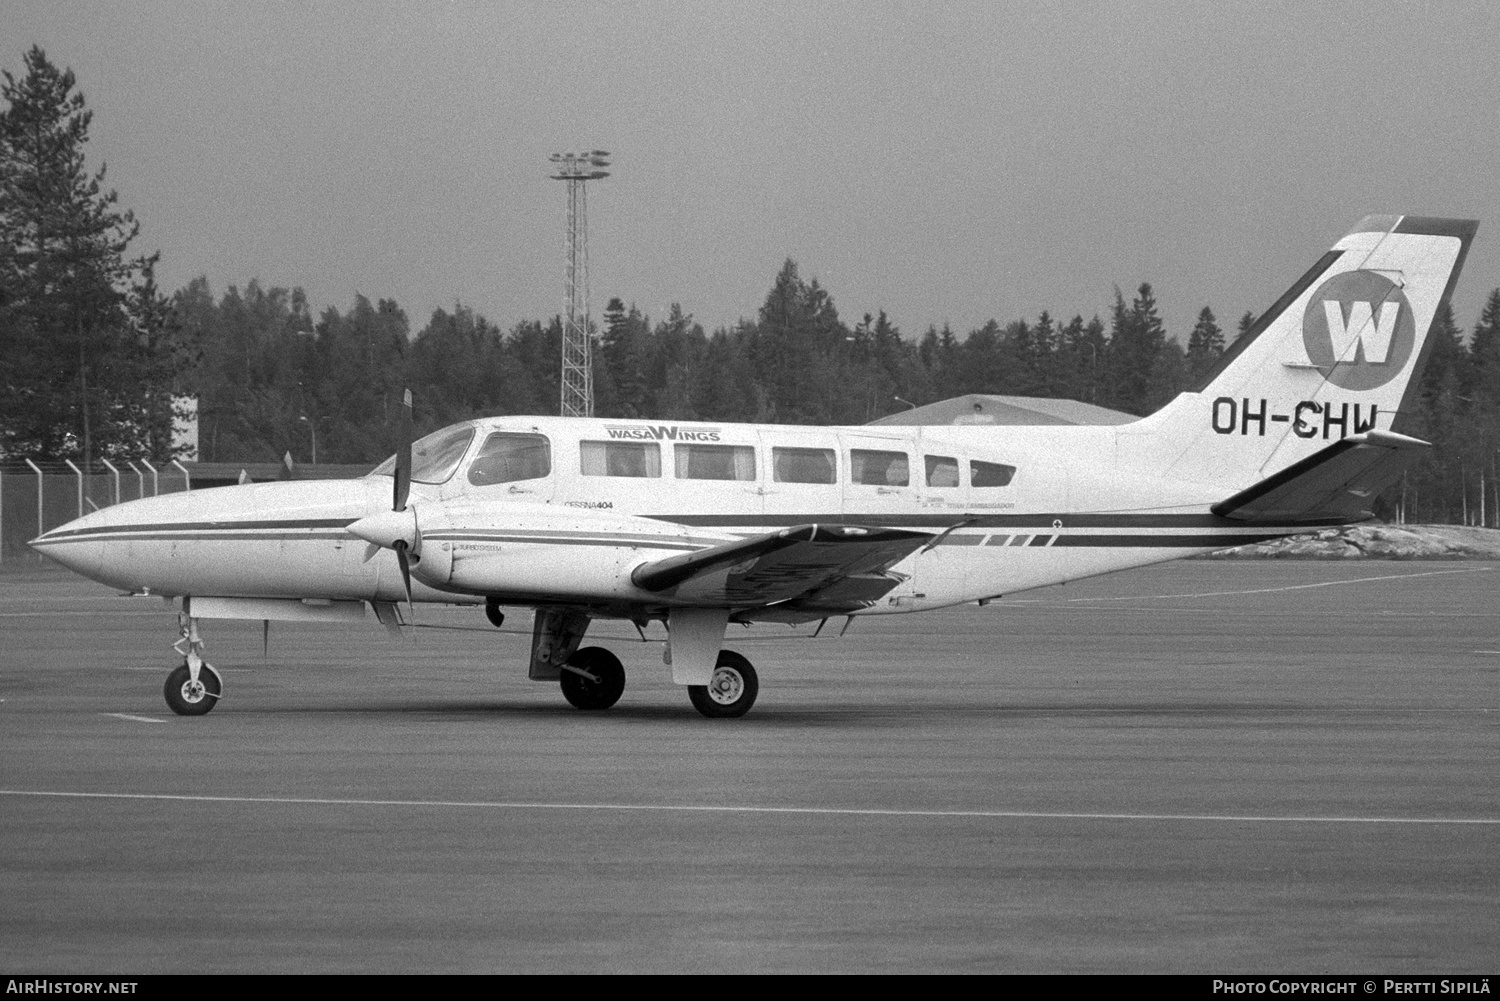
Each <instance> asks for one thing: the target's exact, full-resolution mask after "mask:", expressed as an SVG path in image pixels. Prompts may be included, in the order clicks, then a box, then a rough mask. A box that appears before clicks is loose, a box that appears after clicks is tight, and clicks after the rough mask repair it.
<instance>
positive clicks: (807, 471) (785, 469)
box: [771, 448, 838, 483]
mask: <svg viewBox="0 0 1500 1001" xmlns="http://www.w3.org/2000/svg"><path fill="white" fill-rule="evenodd" d="M771 468H772V475H773V476H774V478H775V480H776V482H777V483H837V482H838V463H837V460H836V459H834V456H833V449H831V448H773V449H771Z"/></svg>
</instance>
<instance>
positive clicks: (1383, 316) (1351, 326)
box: [1302, 271, 1417, 392]
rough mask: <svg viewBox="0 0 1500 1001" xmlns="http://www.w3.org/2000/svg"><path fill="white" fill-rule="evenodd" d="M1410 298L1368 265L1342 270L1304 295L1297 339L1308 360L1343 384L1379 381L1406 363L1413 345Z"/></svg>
mask: <svg viewBox="0 0 1500 1001" xmlns="http://www.w3.org/2000/svg"><path fill="white" fill-rule="evenodd" d="M1416 340H1417V338H1416V324H1415V323H1414V322H1413V321H1412V312H1411V303H1410V302H1408V301H1407V298H1406V294H1405V293H1404V292H1402V291H1401V289H1400V287H1399V286H1397V285H1396V283H1395V282H1393V281H1391V280H1390V279H1389V278H1387V277H1385V275H1382V274H1378V273H1376V272H1374V271H1346V272H1344V273H1343V274H1341V275H1335V276H1334V277H1332V278H1330V279H1328V281H1326V282H1324V283H1323V284H1322V286H1320V287H1319V288H1318V290H1317V291H1316V292H1314V293H1313V294H1312V298H1311V299H1310V300H1309V301H1308V304H1307V311H1306V313H1305V314H1304V315H1303V318H1302V342H1303V345H1304V346H1305V347H1306V348H1307V357H1308V360H1309V361H1310V362H1312V364H1314V365H1316V366H1317V367H1318V368H1319V369H1321V370H1323V371H1324V372H1326V373H1327V375H1328V381H1329V382H1331V383H1333V384H1334V385H1335V386H1339V387H1341V388H1343V389H1348V390H1353V391H1356V392H1358V391H1362V390H1368V389H1376V388H1379V387H1380V386H1384V385H1385V384H1386V383H1388V382H1390V381H1391V380H1392V379H1394V378H1396V376H1398V375H1400V374H1401V372H1402V370H1404V369H1405V368H1406V363H1407V361H1409V360H1410V359H1411V354H1412V350H1413V348H1414V347H1415V346H1416Z"/></svg>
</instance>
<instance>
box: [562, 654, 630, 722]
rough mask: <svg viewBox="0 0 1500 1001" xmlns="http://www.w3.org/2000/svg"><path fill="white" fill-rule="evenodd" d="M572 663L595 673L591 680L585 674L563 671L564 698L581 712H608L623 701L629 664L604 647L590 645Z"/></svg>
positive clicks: (574, 655)
mask: <svg viewBox="0 0 1500 1001" xmlns="http://www.w3.org/2000/svg"><path fill="white" fill-rule="evenodd" d="M568 664H569V665H570V666H572V667H576V668H579V669H581V670H584V671H587V672H589V673H590V674H592V675H593V676H594V677H595V678H597V679H598V680H597V681H591V680H589V679H588V678H585V677H584V676H583V675H581V674H574V673H573V672H572V671H569V670H568V669H567V668H563V673H562V679H561V682H560V683H561V685H562V693H563V698H565V699H567V700H568V701H569V702H571V703H572V704H573V705H574V706H576V707H578V708H579V709H586V710H597V709H608V708H609V707H610V706H612V705H614V704H615V703H616V702H618V701H620V695H621V693H622V692H624V691H625V665H623V664H621V663H620V658H618V657H616V656H615V655H614V654H612V653H610V652H609V651H608V650H606V649H604V648H603V647H602V646H586V647H584V648H583V649H582V650H579V651H578V652H577V653H575V654H573V656H571V657H569V658H568Z"/></svg>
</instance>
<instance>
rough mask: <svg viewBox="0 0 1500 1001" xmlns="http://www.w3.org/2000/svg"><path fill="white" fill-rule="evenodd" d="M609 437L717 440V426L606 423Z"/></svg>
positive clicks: (657, 439) (605, 426) (605, 427)
mask: <svg viewBox="0 0 1500 1001" xmlns="http://www.w3.org/2000/svg"><path fill="white" fill-rule="evenodd" d="M604 430H605V431H606V432H607V433H608V434H609V436H610V437H611V438H635V439H640V440H645V441H661V440H662V439H666V440H667V441H718V440H719V431H720V429H719V428H680V427H678V426H677V425H676V424H606V425H604Z"/></svg>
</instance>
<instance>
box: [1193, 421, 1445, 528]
mask: <svg viewBox="0 0 1500 1001" xmlns="http://www.w3.org/2000/svg"><path fill="white" fill-rule="evenodd" d="M1430 447H1431V446H1430V445H1429V444H1428V443H1427V442H1425V441H1421V440H1419V439H1416V438H1408V437H1407V436H1406V435H1404V434H1396V433H1394V432H1391V431H1366V432H1364V433H1363V434H1357V435H1353V436H1352V437H1349V438H1344V439H1341V440H1339V441H1336V442H1334V443H1333V444H1332V445H1329V446H1328V447H1327V448H1325V449H1323V450H1322V451H1320V452H1315V453H1313V454H1312V455H1310V456H1308V457H1307V458H1305V459H1303V460H1302V461H1301V462H1298V463H1295V464H1294V465H1291V466H1288V467H1287V468H1286V469H1283V470H1282V471H1281V472H1279V473H1277V474H1276V475H1275V476H1269V477H1267V478H1266V479H1264V480H1261V481H1260V482H1259V483H1257V484H1255V485H1254V486H1251V487H1247V488H1246V489H1244V490H1241V491H1240V492H1239V493H1237V494H1235V495H1234V496H1233V497H1230V498H1228V499H1226V500H1222V501H1220V502H1219V503H1217V504H1215V505H1214V506H1213V513H1214V514H1217V515H1219V516H1220V517H1224V518H1233V519H1234V520H1236V521H1246V522H1252V523H1253V522H1276V523H1278V524H1286V523H1288V522H1290V523H1293V524H1296V523H1298V522H1318V521H1358V520H1360V519H1362V518H1368V517H1370V516H1371V513H1370V503H1371V502H1372V501H1373V500H1374V498H1375V496H1376V495H1377V494H1379V493H1380V491H1382V490H1384V489H1385V488H1386V487H1388V486H1390V485H1391V484H1392V483H1394V482H1396V481H1397V480H1398V479H1400V478H1401V474H1402V473H1404V472H1406V470H1407V469H1408V468H1409V467H1410V466H1411V465H1412V464H1413V463H1414V462H1416V460H1417V459H1418V458H1419V457H1420V456H1421V454H1422V450H1423V449H1426V448H1430Z"/></svg>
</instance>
